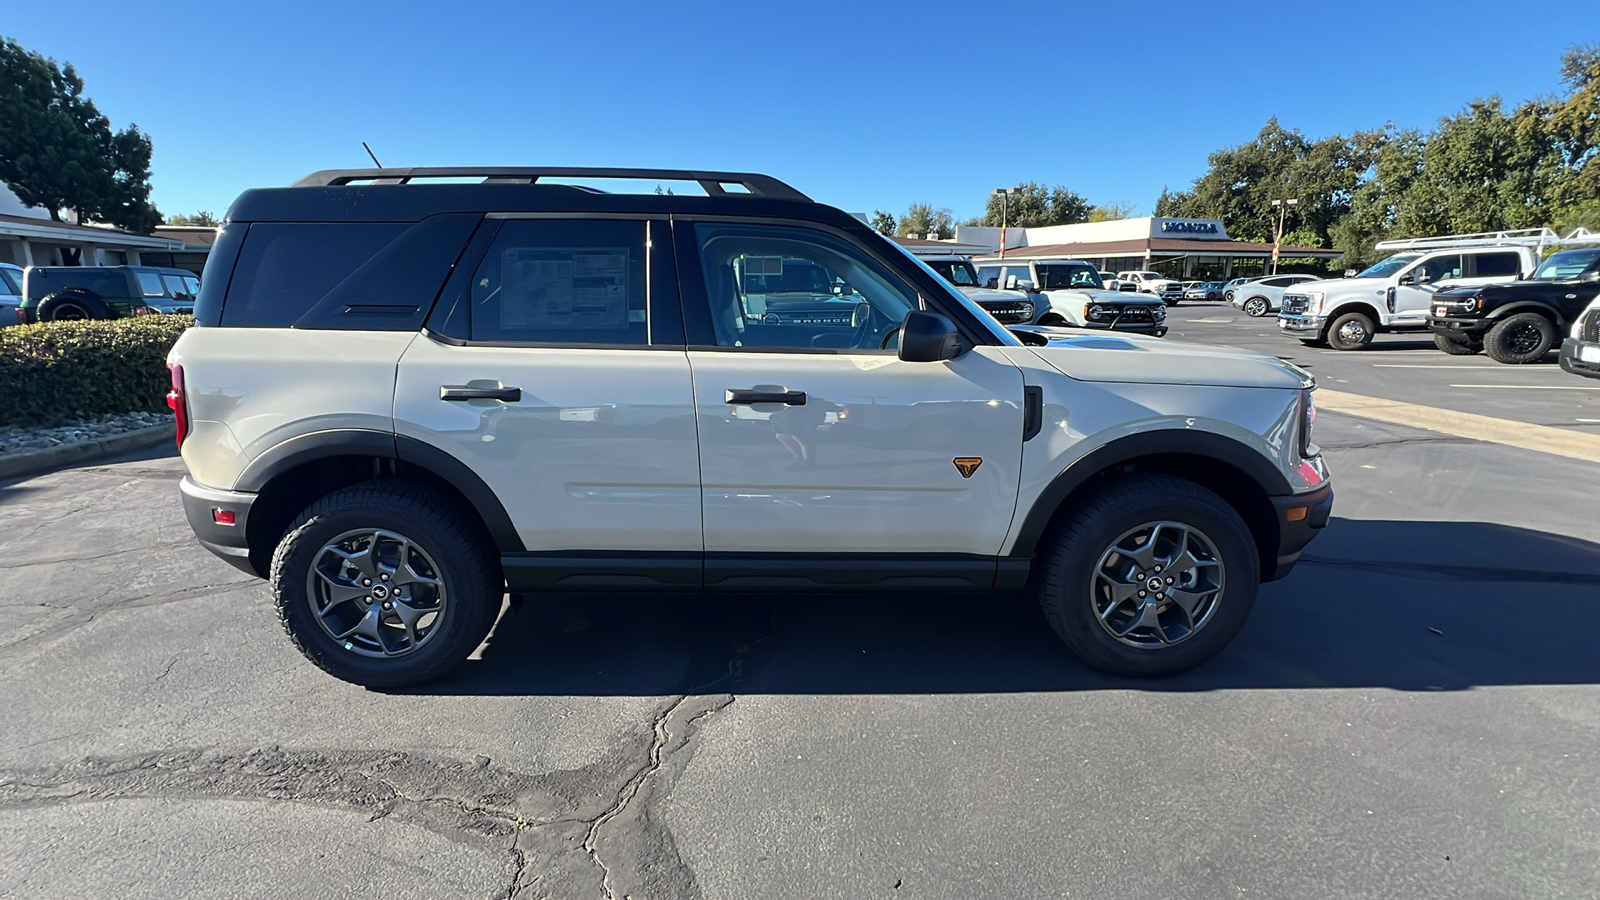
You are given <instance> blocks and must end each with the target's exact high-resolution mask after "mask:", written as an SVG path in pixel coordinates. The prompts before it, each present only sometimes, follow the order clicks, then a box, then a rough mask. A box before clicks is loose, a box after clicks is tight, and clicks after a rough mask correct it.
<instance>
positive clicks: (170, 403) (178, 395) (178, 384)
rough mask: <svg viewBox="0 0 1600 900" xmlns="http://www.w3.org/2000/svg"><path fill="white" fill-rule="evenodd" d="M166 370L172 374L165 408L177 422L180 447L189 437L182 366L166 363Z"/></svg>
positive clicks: (187, 409)
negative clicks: (170, 388)
mask: <svg viewBox="0 0 1600 900" xmlns="http://www.w3.org/2000/svg"><path fill="white" fill-rule="evenodd" d="M167 370H168V371H170V372H171V373H172V390H170V391H168V392H167V408H168V409H171V410H172V414H173V416H175V417H176V418H177V420H178V446H179V447H182V446H183V439H184V438H186V437H188V436H189V400H188V398H186V397H184V396H183V366H175V365H172V364H171V363H168V364H167Z"/></svg>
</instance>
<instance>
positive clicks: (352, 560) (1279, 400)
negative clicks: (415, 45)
mask: <svg viewBox="0 0 1600 900" xmlns="http://www.w3.org/2000/svg"><path fill="white" fill-rule="evenodd" d="M555 176H559V177H561V178H564V179H568V180H574V179H575V180H582V179H584V178H586V177H593V178H609V179H618V178H631V179H635V180H638V181H639V183H640V184H641V185H642V186H643V187H645V188H648V187H650V186H652V185H654V184H656V183H658V182H660V181H662V180H693V181H696V182H699V184H700V185H701V187H702V188H703V189H704V191H705V193H706V195H707V196H700V197H691V196H685V195H683V194H681V193H680V194H678V195H651V194H640V195H624V194H610V193H603V192H600V191H596V190H593V189H586V188H581V187H574V186H571V185H567V184H557V183H549V179H550V178H551V177H555ZM474 177H481V178H482V179H483V181H482V183H464V180H465V179H468V178H474ZM431 179H447V180H448V181H447V183H433V184H428V183H424V182H426V181H429V180H431ZM207 266H208V272H207V277H206V278H205V279H203V282H202V288H201V292H200V297H199V301H198V303H197V306H196V309H195V319H196V325H197V327H194V328H191V329H189V330H188V331H187V332H186V333H185V334H184V335H183V337H182V338H181V339H180V340H179V341H178V343H177V345H176V346H175V347H174V348H173V351H172V354H171V356H170V358H169V363H170V366H171V369H172V385H173V388H172V393H171V395H169V398H168V400H169V403H170V405H171V406H172V407H173V409H174V410H175V412H176V413H177V419H178V441H179V445H180V447H181V451H182V455H183V459H184V462H185V464H186V465H187V467H188V470H189V475H188V477H186V478H185V479H184V480H183V482H182V496H183V502H184V507H185V512H186V514H187V517H188V520H189V523H190V525H191V526H192V527H193V529H194V531H195V532H196V534H197V536H198V537H199V538H200V540H201V542H202V543H203V544H204V545H205V546H207V547H208V548H210V549H211V550H213V551H214V552H215V553H217V554H218V555H220V556H222V557H223V558H224V559H226V560H228V561H229V562H231V563H232V564H234V565H236V566H238V567H239V568H241V569H243V570H245V571H247V572H251V573H253V574H255V575H257V576H260V577H262V578H266V579H269V580H270V582H271V585H272V592H273V596H274V598H275V602H276V605H277V609H278V614H279V616H280V617H281V619H282V621H283V624H284V627H285V629H286V630H287V632H288V634H289V636H290V638H291V639H292V640H293V641H294V643H295V644H296V645H297V646H298V647H299V648H300V650H301V651H302V652H303V653H304V654H305V655H306V656H307V657H308V658H309V659H311V660H312V661H313V662H314V663H316V664H317V665H318V666H321V667H322V668H324V669H325V670H327V671H328V672H330V673H332V674H333V675H335V676H337V677H340V678H344V679H347V680H350V681H354V682H358V683H361V684H367V685H372V686H394V685H402V684H411V683H416V682H419V681H423V680H426V679H429V678H433V677H436V676H438V675H440V674H442V673H444V672H445V671H447V670H448V669H450V668H451V667H452V666H454V665H456V664H457V663H459V662H460V661H462V660H463V659H465V658H466V657H467V656H468V655H469V654H470V653H471V652H472V651H473V649H474V648H475V647H476V646H477V645H478V644H479V643H480V642H481V641H482V640H483V638H484V636H485V635H486V634H487V633H488V631H489V629H490V627H491V626H492V624H493V623H494V621H495V619H496V617H497V616H498V615H499V613H500V609H501V604H502V599H503V597H504V596H505V594H506V593H507V592H508V591H509V592H511V593H512V594H513V596H514V597H515V596H518V595H523V594H527V593H532V592H540V591H563V592H565V591H583V590H621V591H640V590H662V591H687V592H741V593H758V592H772V591H851V592H873V591H901V592H913V593H917V594H922V593H927V592H934V591H972V592H983V591H990V590H995V589H1004V588H1010V589H1018V588H1027V589H1029V590H1031V591H1033V592H1035V593H1036V595H1037V596H1038V598H1039V601H1040V603H1041V605H1042V607H1043V610H1044V613H1045V616H1046V618H1047V619H1048V620H1049V622H1050V623H1051V625H1052V626H1053V627H1054V628H1055V630H1056V631H1057V632H1058V633H1059V634H1060V636H1061V637H1062V639H1063V640H1064V641H1065V643H1066V644H1067V645H1068V646H1069V647H1070V648H1071V649H1072V650H1073V651H1074V652H1075V653H1076V654H1077V655H1078V656H1079V657H1081V658H1082V659H1083V660H1084V661H1085V662H1087V663H1089V664H1090V665H1093V666H1096V667H1099V668H1101V669H1104V670H1107V671H1111V672H1119V673H1126V674H1156V673H1165V672H1172V671H1176V670H1179V669H1182V668H1185V667H1188V666H1192V665H1195V664H1198V663H1200V662H1202V661H1204V660H1206V659H1208V658H1210V657H1211V656H1213V655H1214V654H1216V653H1218V652H1219V651H1220V650H1221V649H1222V648H1223V647H1224V646H1225V645H1226V644H1227V643H1228V641H1229V640H1230V639H1231V638H1232V637H1233V636H1234V634H1235V633H1236V632H1237V631H1238V630H1239V628H1240V627H1241V626H1242V625H1243V623H1244V621H1245V618H1246V616H1247V615H1248V614H1249V611H1250V608H1251V606H1252V604H1253V603H1254V602H1255V598H1256V589H1257V585H1258V584H1259V583H1260V582H1262V581H1265V580H1271V579H1275V578H1281V577H1283V576H1284V575H1285V574H1287V573H1288V571H1289V570H1290V568H1291V567H1292V566H1293V565H1294V563H1295V561H1296V560H1297V559H1298V558H1299V556H1300V552H1301V550H1302V548H1304V547H1305V545H1306V544H1307V543H1308V542H1309V541H1310V540H1311V539H1312V538H1313V537H1314V536H1315V535H1316V534H1317V530H1318V529H1320V528H1321V527H1323V526H1324V525H1325V524H1326V523H1327V521H1328V515H1329V512H1330V510H1331V507H1332V489H1331V485H1330V483H1329V480H1328V473H1327V469H1326V468H1325V466H1324V464H1323V460H1322V457H1321V455H1320V453H1319V452H1318V450H1317V448H1316V446H1315V445H1314V444H1312V442H1311V421H1312V416H1313V409H1312V403H1311V394H1312V387H1313V384H1312V380H1311V378H1310V377H1309V376H1308V375H1307V374H1306V373H1305V372H1303V371H1301V370H1299V369H1297V368H1295V367H1293V366H1292V365H1289V364H1286V363H1284V362H1281V361H1279V360H1277V359H1275V358H1273V357H1270V356H1266V355H1263V354H1257V353H1250V352H1245V351H1236V350H1230V349H1224V348H1216V347H1197V346H1183V345H1178V344H1169V343H1167V342H1165V341H1161V340H1156V339H1152V338H1143V337H1138V336H1118V337H1117V338H1116V339H1115V340H1108V339H1107V337H1106V336H1105V335H1103V334H1093V333H1085V334H1081V335H1063V336H1057V337H1053V338H1052V337H1046V336H1044V335H1042V334H1039V333H1033V332H1027V333H1023V334H1021V335H1017V334H1012V333H1011V332H1008V331H1007V330H1006V329H1004V328H1001V327H999V326H998V325H997V324H996V323H995V321H994V320H993V319H992V318H991V317H989V316H988V315H986V314H984V313H982V312H981V311H980V310H978V309H977V308H976V307H975V306H973V305H972V304H971V303H970V301H968V300H967V299H966V298H964V297H963V296H962V295H961V294H960V293H959V292H957V291H955V290H954V289H952V288H951V287H950V286H949V285H948V283H946V282H945V281H944V280H943V279H941V278H939V277H938V275H937V274H935V273H934V272H933V270H931V269H929V268H928V267H926V266H925V265H923V264H921V263H920V262H918V261H917V260H916V259H915V258H914V257H912V256H910V255H909V254H907V253H906V252H904V251H903V250H901V249H900V248H898V247H897V246H896V245H895V244H894V243H893V242H891V241H889V240H887V239H885V238H883V237H882V236H880V235H877V234H875V233H874V232H873V231H872V230H871V229H870V228H868V227H867V226H866V225H865V224H864V223H862V222H860V221H859V220H857V219H855V218H854V217H852V216H850V215H848V214H846V213H843V212H841V211H839V210H836V209H833V208H831V207H827V206H822V205H820V204H817V203H814V202H811V201H810V200H809V199H807V198H806V197H805V196H804V195H803V194H801V193H799V192H798V191H796V190H795V189H793V188H791V187H789V186H788V185H786V184H783V183H782V182H779V181H776V180H774V179H772V178H768V177H765V176H760V175H741V174H735V173H718V172H682V171H653V170H616V169H598V170H583V169H513V168H493V169H470V168H461V169H411V170H407V169H374V170H358V171H346V172H324V173H319V174H317V175H313V176H310V177H308V178H306V179H303V180H302V181H300V182H299V183H297V184H296V185H294V186H292V187H289V188H280V189H268V190H254V191H248V192H246V193H245V194H243V195H242V196H241V197H240V198H239V199H238V200H237V201H236V202H235V203H234V204H233V206H232V208H231V210H230V212H229V217H228V223H227V224H226V225H225V226H224V227H223V229H222V230H221V232H220V234H219V235H218V238H217V241H216V244H215V248H214V249H213V251H212V253H211V257H210V260H209V262H208V263H207ZM745 412H755V413H760V414H762V415H758V416H757V415H745V414H744V413H745Z"/></svg>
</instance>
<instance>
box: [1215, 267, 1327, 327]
mask: <svg viewBox="0 0 1600 900" xmlns="http://www.w3.org/2000/svg"><path fill="white" fill-rule="evenodd" d="M1321 280H1322V279H1321V278H1319V277H1318V276H1316V275H1269V276H1267V277H1266V278H1258V279H1256V280H1255V281H1247V282H1245V283H1244V284H1241V285H1239V286H1238V287H1237V288H1236V289H1235V290H1234V294H1233V299H1232V300H1231V301H1229V302H1230V303H1232V304H1233V305H1234V307H1236V308H1238V309H1242V310H1244V311H1245V314H1246V315H1250V316H1255V317H1257V318H1260V317H1261V316H1265V315H1267V314H1268V313H1275V312H1277V311H1278V310H1280V309H1282V308H1283V294H1284V292H1285V291H1287V290H1289V289H1290V288H1293V287H1295V286H1297V285H1302V284H1306V283H1307V282H1311V281H1321Z"/></svg>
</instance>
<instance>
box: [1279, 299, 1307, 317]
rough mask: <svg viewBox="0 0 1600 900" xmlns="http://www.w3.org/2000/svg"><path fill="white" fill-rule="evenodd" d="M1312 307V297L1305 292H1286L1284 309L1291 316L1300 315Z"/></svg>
mask: <svg viewBox="0 0 1600 900" xmlns="http://www.w3.org/2000/svg"><path fill="white" fill-rule="evenodd" d="M1309 308H1311V298H1310V297H1307V296H1306V295H1305V294H1284V295H1283V311H1284V312H1286V313H1288V314H1289V315H1291V316H1298V315H1300V314H1301V313H1303V312H1305V311H1306V310H1307V309H1309Z"/></svg>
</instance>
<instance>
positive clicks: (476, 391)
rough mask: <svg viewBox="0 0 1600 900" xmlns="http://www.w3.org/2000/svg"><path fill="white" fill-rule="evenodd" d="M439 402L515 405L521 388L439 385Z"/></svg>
mask: <svg viewBox="0 0 1600 900" xmlns="http://www.w3.org/2000/svg"><path fill="white" fill-rule="evenodd" d="M439 399H440V400H503V401H505V402H507V403H517V402H519V401H521V400H522V388H516V387H497V388H490V387H472V386H471V385H466V384H441V385H439Z"/></svg>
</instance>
